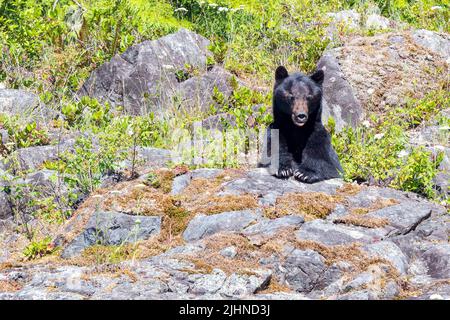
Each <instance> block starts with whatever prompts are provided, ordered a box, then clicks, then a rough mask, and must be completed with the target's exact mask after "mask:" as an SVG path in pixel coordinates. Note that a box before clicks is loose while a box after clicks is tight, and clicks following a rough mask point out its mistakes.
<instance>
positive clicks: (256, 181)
mask: <svg viewBox="0 0 450 320" xmlns="http://www.w3.org/2000/svg"><path fill="white" fill-rule="evenodd" d="M342 185H343V181H342V180H340V179H332V180H326V181H321V182H318V183H314V184H306V183H301V182H298V181H297V180H295V179H293V178H292V179H288V180H283V179H278V178H275V177H274V176H272V175H271V174H270V173H269V171H268V170H267V169H266V168H258V169H251V170H249V171H248V172H247V174H246V175H244V176H243V177H240V178H237V179H234V180H232V181H229V182H226V183H224V184H223V185H222V186H223V191H222V192H221V193H220V194H221V195H223V194H235V195H238V194H245V193H253V194H257V195H258V196H259V197H260V198H264V197H267V196H268V197H269V198H272V200H273V198H274V197H277V196H280V195H283V194H285V193H290V192H300V193H302V192H324V193H327V194H335V193H336V190H337V189H338V188H339V187H341V186H342ZM267 200H269V199H267Z"/></svg>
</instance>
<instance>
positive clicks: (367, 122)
mask: <svg viewBox="0 0 450 320" xmlns="http://www.w3.org/2000/svg"><path fill="white" fill-rule="evenodd" d="M362 125H363V126H364V127H366V128H370V122H369V120H365V121H363V123H362Z"/></svg>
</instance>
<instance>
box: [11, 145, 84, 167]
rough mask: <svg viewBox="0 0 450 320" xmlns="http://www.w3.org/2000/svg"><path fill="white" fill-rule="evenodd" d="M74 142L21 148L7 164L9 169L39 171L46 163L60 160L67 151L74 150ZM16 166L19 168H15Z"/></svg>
mask: <svg viewBox="0 0 450 320" xmlns="http://www.w3.org/2000/svg"><path fill="white" fill-rule="evenodd" d="M74 143H75V141H74V140H67V141H62V142H61V143H59V144H56V145H46V146H35V147H28V148H21V149H18V150H16V151H15V153H14V154H13V155H12V156H11V157H10V159H9V161H8V162H7V167H8V168H13V167H14V168H16V169H19V170H23V171H27V170H39V169H42V166H43V164H44V163H45V162H52V161H55V160H58V158H59V156H60V155H61V154H62V153H64V152H67V151H70V150H72V148H73V146H74ZM16 164H17V165H18V167H15V166H16Z"/></svg>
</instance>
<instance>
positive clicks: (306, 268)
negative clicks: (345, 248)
mask: <svg viewBox="0 0 450 320" xmlns="http://www.w3.org/2000/svg"><path fill="white" fill-rule="evenodd" d="M283 269H284V270H285V272H284V279H283V280H284V281H285V282H286V283H287V284H288V285H289V286H290V287H292V288H293V289H294V290H295V291H297V292H310V291H311V290H313V289H314V287H315V286H316V284H317V283H318V282H319V281H320V279H321V277H322V274H323V272H324V271H325V269H326V265H325V258H324V257H322V256H321V255H320V254H319V253H317V252H316V251H313V250H309V249H308V250H298V249H295V250H294V251H292V252H291V253H290V254H289V255H288V256H287V257H286V261H285V263H284V264H283Z"/></svg>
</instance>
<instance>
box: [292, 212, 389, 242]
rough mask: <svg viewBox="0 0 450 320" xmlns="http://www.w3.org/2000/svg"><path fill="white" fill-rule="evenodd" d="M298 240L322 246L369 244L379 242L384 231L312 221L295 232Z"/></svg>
mask: <svg viewBox="0 0 450 320" xmlns="http://www.w3.org/2000/svg"><path fill="white" fill-rule="evenodd" d="M295 235H296V237H297V239H298V240H311V241H316V242H320V243H322V244H324V245H331V246H334V245H344V244H350V243H354V242H360V243H371V242H374V241H379V240H381V239H382V238H383V237H384V235H385V231H384V230H382V229H366V228H362V227H355V226H346V225H341V224H334V223H332V222H330V221H325V220H319V219H318V220H313V221H308V222H305V223H304V224H303V226H302V227H301V228H300V229H299V230H298V231H297V232H296V234H295Z"/></svg>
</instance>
